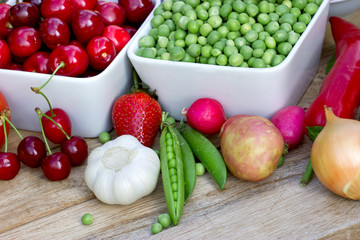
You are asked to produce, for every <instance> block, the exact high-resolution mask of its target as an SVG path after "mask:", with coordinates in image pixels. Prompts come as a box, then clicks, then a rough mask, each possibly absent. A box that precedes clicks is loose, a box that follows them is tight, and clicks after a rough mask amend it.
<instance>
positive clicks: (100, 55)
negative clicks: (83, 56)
mask: <svg viewBox="0 0 360 240" xmlns="http://www.w3.org/2000/svg"><path fill="white" fill-rule="evenodd" d="M86 52H87V54H88V56H89V61H90V66H91V67H92V68H94V69H95V70H104V69H105V68H106V67H107V66H109V64H110V63H111V62H112V61H113V60H114V58H115V57H116V49H115V46H114V44H113V43H112V41H111V40H109V39H108V38H106V37H94V38H92V39H91V40H90V42H89V43H88V45H87V47H86Z"/></svg>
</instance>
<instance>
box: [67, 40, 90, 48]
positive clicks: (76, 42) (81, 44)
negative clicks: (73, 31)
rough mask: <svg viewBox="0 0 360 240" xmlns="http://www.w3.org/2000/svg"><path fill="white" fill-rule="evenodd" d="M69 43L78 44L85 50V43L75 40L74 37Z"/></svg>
mask: <svg viewBox="0 0 360 240" xmlns="http://www.w3.org/2000/svg"><path fill="white" fill-rule="evenodd" d="M69 45H75V46H78V47H79V48H81V49H84V50H85V48H86V45H85V44H84V43H82V42H80V41H78V40H76V39H74V40H71V41H70V42H69Z"/></svg>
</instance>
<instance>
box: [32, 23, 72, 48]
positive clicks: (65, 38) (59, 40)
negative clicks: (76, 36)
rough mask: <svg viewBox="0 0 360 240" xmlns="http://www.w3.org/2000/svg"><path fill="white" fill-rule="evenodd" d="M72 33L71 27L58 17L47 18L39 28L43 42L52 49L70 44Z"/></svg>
mask: <svg viewBox="0 0 360 240" xmlns="http://www.w3.org/2000/svg"><path fill="white" fill-rule="evenodd" d="M70 32H71V31H70V27H69V26H68V25H67V24H66V23H65V22H64V21H63V20H61V19H60V18H57V17H49V18H46V19H45V20H44V21H43V22H42V23H41V24H40V27H39V33H40V37H41V40H42V41H43V42H44V43H45V45H46V46H47V47H48V48H50V49H55V48H56V47H58V46H61V45H66V44H68V43H69V41H70Z"/></svg>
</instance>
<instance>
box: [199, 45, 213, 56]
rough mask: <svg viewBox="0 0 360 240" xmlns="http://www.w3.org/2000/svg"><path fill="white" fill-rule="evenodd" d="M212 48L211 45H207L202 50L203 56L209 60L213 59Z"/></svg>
mask: <svg viewBox="0 0 360 240" xmlns="http://www.w3.org/2000/svg"><path fill="white" fill-rule="evenodd" d="M211 50H212V47H211V46H210V45H205V46H203V47H202V48H201V56H203V57H206V58H209V57H211Z"/></svg>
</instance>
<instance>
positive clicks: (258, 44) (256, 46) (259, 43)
mask: <svg viewBox="0 0 360 240" xmlns="http://www.w3.org/2000/svg"><path fill="white" fill-rule="evenodd" d="M251 47H252V48H253V49H262V50H263V51H265V49H266V44H265V42H264V41H263V40H260V39H258V40H256V41H254V42H253V43H252V44H251Z"/></svg>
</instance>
